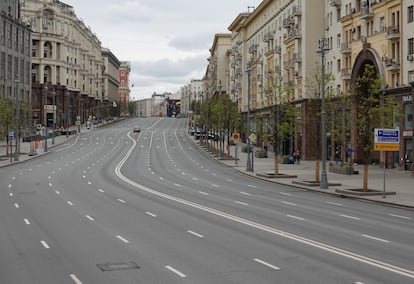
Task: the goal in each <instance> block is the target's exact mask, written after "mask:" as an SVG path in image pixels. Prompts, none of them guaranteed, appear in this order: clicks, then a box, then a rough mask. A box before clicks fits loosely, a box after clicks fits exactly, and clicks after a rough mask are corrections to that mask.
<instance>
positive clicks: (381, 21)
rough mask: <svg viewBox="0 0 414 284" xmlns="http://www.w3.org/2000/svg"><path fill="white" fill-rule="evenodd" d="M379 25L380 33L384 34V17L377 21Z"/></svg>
mask: <svg viewBox="0 0 414 284" xmlns="http://www.w3.org/2000/svg"><path fill="white" fill-rule="evenodd" d="M379 23H380V31H381V32H385V17H381V18H380V19H379Z"/></svg>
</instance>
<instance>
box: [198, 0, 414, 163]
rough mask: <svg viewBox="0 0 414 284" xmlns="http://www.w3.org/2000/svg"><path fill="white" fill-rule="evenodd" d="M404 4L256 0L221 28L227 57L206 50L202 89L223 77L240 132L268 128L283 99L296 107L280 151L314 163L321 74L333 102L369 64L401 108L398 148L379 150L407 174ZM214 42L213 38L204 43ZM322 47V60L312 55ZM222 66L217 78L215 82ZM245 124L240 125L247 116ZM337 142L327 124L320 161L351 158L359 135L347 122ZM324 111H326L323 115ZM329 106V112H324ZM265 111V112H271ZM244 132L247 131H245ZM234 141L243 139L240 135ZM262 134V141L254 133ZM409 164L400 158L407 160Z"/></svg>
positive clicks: (408, 76)
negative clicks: (325, 156)
mask: <svg viewBox="0 0 414 284" xmlns="http://www.w3.org/2000/svg"><path fill="white" fill-rule="evenodd" d="M413 17H414V16H413V3H412V1H408V0H372V1H366V0H315V1H305V0H275V1H271V0H264V1H262V2H261V3H260V5H259V6H258V7H256V8H255V9H254V10H253V11H249V12H247V13H241V14H239V15H238V16H237V17H236V18H235V19H234V21H233V22H232V23H231V24H230V26H229V27H228V30H229V31H230V32H231V36H230V45H229V46H228V47H227V52H226V58H221V57H216V56H214V53H213V52H214V50H216V48H212V49H210V53H211V56H210V57H209V63H208V65H207V68H206V72H205V76H204V78H203V80H204V82H205V86H206V87H205V88H206V92H208V93H210V94H213V93H214V92H216V90H217V86H218V82H219V81H220V80H222V83H223V82H224V84H223V90H225V91H226V93H228V94H229V95H230V97H231V98H232V100H233V101H237V104H238V110H239V113H240V115H241V121H242V124H244V126H242V129H241V130H242V131H243V130H246V129H247V128H250V129H251V130H252V131H254V132H256V133H262V134H263V135H258V141H257V143H258V146H262V143H263V141H260V137H262V136H265V135H266V133H267V134H270V128H271V127H270V125H271V120H272V119H274V117H275V115H276V114H275V113H273V112H274V111H275V109H277V108H276V106H280V105H281V104H282V103H284V102H288V103H289V104H291V105H293V106H294V107H295V109H296V111H295V114H296V117H295V120H294V123H293V124H292V127H293V128H292V131H291V135H290V136H289V137H286V138H284V141H283V143H282V145H280V149H278V151H280V153H281V154H291V153H293V151H296V150H298V151H300V152H301V153H302V156H303V158H304V159H309V160H310V159H318V158H319V156H320V152H321V134H320V133H321V119H320V113H321V93H322V92H321V80H320V79H321V74H322V73H321V70H322V66H323V67H324V69H325V70H324V71H325V75H324V77H326V78H327V80H325V89H324V91H323V93H324V94H326V95H327V96H329V98H330V99H332V100H333V101H340V100H341V98H343V97H344V96H346V95H347V94H350V93H352V92H355V91H358V90H355V88H354V87H355V86H356V82H357V78H358V76H360V75H361V73H362V71H363V68H364V65H365V64H369V65H371V66H374V68H375V70H376V72H377V73H378V74H379V75H380V78H381V80H382V82H383V86H382V88H381V91H383V92H386V93H388V94H390V95H392V96H393V98H394V100H395V102H397V103H399V104H400V110H401V113H402V114H403V118H402V119H401V120H397V121H395V122H394V127H396V128H399V129H400V130H401V131H400V132H401V137H400V138H401V139H400V141H401V144H400V151H398V152H390V153H388V154H387V159H386V161H383V160H381V158H380V157H379V153H376V154H374V156H375V155H377V156H378V159H379V161H380V162H381V163H384V162H387V164H388V165H391V166H398V167H401V168H406V169H409V170H412V159H413V158H412V157H413V154H412V140H413V123H412V115H413V94H412V93H413V85H414V59H413V55H414V39H413V38H414V32H413V31H414V26H413V25H414V22H413V21H414V18H413ZM216 45H220V44H219V42H218V41H217V38H215V40H214V44H213V47H215V46H216ZM317 50H319V51H321V50H323V55H324V56H323V59H324V60H323V61H322V56H321V52H317ZM220 64H224V65H226V66H227V67H226V68H225V71H224V73H225V74H226V76H227V77H226V79H224V80H223V79H221V78H219V75H218V72H217V70H218V69H217V68H218V65H220ZM248 111H250V112H251V117H250V121H251V125H250V126H249V127H247V126H246V123H247V112H248ZM336 111H338V112H340V113H343V115H342V117H343V124H344V125H345V124H347V123H349V124H350V125H349V127H350V129H351V130H350V131H346V130H345V127H342V128H343V129H342V130H341V131H342V132H341V133H340V134H339V136H341V139H339V140H340V142H338V141H335V139H334V138H333V135H334V133H333V132H332V131H330V129H328V133H327V137H328V153H329V154H328V158H330V159H336V158H340V159H342V160H348V161H349V160H354V161H355V160H359V158H360V153H358V152H351V153H348V150H349V149H351V150H352V149H353V148H355V147H357V145H358V143H360V141H359V135H360V133H359V131H358V129H357V126H356V123H355V121H352V120H347V119H346V115H348V114H347V112H349V111H351V112H352V109H345V108H343V107H342V108H341V107H340V106H338V109H337V110H336ZM331 112H332V111H331ZM333 112H335V110H334V111H333ZM272 115H273V117H272ZM244 134H246V133H244ZM242 137H245V135H243V134H242ZM262 140H265V139H262ZM407 161H408V162H407Z"/></svg>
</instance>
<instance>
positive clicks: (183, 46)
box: [62, 0, 261, 99]
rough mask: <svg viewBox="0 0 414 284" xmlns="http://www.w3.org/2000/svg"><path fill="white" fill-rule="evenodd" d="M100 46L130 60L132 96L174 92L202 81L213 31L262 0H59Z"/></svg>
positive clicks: (222, 29) (136, 97) (214, 32)
mask: <svg viewBox="0 0 414 284" xmlns="http://www.w3.org/2000/svg"><path fill="white" fill-rule="evenodd" d="M62 2H64V3H67V4H69V5H71V6H73V7H74V9H75V13H76V15H77V16H78V17H79V18H82V19H83V21H84V22H85V24H86V25H87V26H90V28H91V30H92V31H93V32H95V33H96V35H97V36H98V38H99V39H100V40H101V42H102V46H103V47H107V48H109V49H110V50H111V51H112V52H113V53H114V54H115V56H116V57H117V58H118V59H119V60H121V61H124V60H126V61H130V62H131V64H132V66H131V69H132V70H131V77H130V83H131V84H134V87H133V88H131V96H132V98H135V99H142V98H148V97H150V96H151V95H152V94H153V92H157V93H163V92H175V91H177V90H179V89H180V87H182V86H184V85H186V84H188V83H189V82H190V80H191V79H201V78H202V76H203V74H204V72H205V70H206V66H207V58H208V56H209V48H210V47H211V45H212V43H213V39H214V35H215V34H216V33H228V32H229V31H228V29H227V28H228V27H229V25H230V24H231V23H232V21H233V20H234V19H235V18H236V17H237V16H238V14H240V13H243V12H247V11H248V7H249V6H256V7H257V6H258V5H259V4H260V2H261V0H209V1H200V0H123V1H114V0H86V1H85V0H62Z"/></svg>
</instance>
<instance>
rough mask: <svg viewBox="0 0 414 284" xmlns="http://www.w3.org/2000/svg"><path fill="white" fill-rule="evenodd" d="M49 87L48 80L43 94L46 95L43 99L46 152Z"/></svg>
mask: <svg viewBox="0 0 414 284" xmlns="http://www.w3.org/2000/svg"><path fill="white" fill-rule="evenodd" d="M48 89H49V88H48V87H47V82H45V84H44V87H43V91H44V93H43V96H44V100H43V122H44V124H45V133H44V134H45V143H44V144H45V145H44V149H43V151H44V152H47V136H48V133H47V113H46V106H47V91H48Z"/></svg>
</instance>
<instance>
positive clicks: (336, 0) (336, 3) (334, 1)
mask: <svg viewBox="0 0 414 284" xmlns="http://www.w3.org/2000/svg"><path fill="white" fill-rule="evenodd" d="M329 5H331V6H332V7H337V8H339V7H341V0H329Z"/></svg>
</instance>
